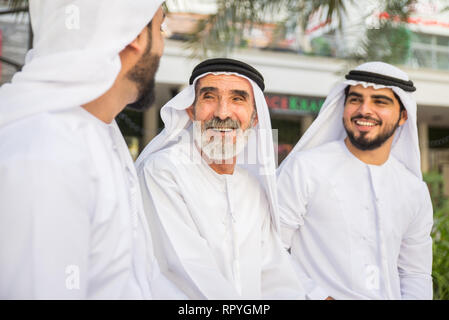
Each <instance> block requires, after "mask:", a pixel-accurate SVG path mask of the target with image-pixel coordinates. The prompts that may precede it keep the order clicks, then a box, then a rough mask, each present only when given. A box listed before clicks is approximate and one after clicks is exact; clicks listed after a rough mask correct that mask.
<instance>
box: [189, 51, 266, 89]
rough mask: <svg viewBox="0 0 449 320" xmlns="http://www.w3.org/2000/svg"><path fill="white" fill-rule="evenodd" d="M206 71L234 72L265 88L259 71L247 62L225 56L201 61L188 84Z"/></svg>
mask: <svg viewBox="0 0 449 320" xmlns="http://www.w3.org/2000/svg"><path fill="white" fill-rule="evenodd" d="M208 72H235V73H238V74H241V75H243V76H246V77H248V78H250V79H251V80H253V81H254V82H255V83H256V84H257V85H258V86H259V88H260V89H261V90H262V91H264V90H265V83H264V79H263V76H262V75H261V74H260V73H259V71H257V70H256V69H254V68H253V67H251V66H250V65H249V64H246V63H244V62H241V61H237V60H233V59H227V58H218V59H209V60H206V61H203V62H201V63H200V64H199V65H197V66H196V67H195V68H194V69H193V71H192V75H191V76H190V80H189V84H193V81H194V80H195V79H196V78H197V77H198V76H200V75H202V74H205V73H208Z"/></svg>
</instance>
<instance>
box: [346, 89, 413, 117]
mask: <svg viewBox="0 0 449 320" xmlns="http://www.w3.org/2000/svg"><path fill="white" fill-rule="evenodd" d="M350 87H351V86H349V85H348V86H346V88H345V104H346V100H347V99H348V94H349V88H350ZM392 91H393V90H392ZM393 94H394V97H395V98H396V100H398V102H399V107H400V109H399V112H402V111H404V110H405V107H404V104H403V103H402V101H401V98H399V96H398V95H397V94H396V92H394V91H393Z"/></svg>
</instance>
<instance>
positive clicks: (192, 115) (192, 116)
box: [186, 105, 195, 121]
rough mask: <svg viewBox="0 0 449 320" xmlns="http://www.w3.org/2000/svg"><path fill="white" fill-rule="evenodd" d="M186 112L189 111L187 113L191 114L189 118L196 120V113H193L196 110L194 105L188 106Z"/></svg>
mask: <svg viewBox="0 0 449 320" xmlns="http://www.w3.org/2000/svg"><path fill="white" fill-rule="evenodd" d="M186 112H187V114H188V115H189V118H190V120H192V121H193V120H194V119H195V115H194V114H193V113H194V111H193V105H191V106H190V107H188V108H187V109H186Z"/></svg>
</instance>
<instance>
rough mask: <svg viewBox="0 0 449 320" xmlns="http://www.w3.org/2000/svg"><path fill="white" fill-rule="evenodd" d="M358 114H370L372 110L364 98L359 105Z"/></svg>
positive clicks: (369, 103)
mask: <svg viewBox="0 0 449 320" xmlns="http://www.w3.org/2000/svg"><path fill="white" fill-rule="evenodd" d="M358 111H359V112H360V114H363V115H366V114H372V113H373V110H372V105H371V102H370V101H367V100H364V101H363V102H362V103H361V104H360V106H359V110H358Z"/></svg>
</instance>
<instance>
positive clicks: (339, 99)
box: [278, 62, 422, 179]
mask: <svg viewBox="0 0 449 320" xmlns="http://www.w3.org/2000/svg"><path fill="white" fill-rule="evenodd" d="M352 74H354V76H352V77H351V76H350V75H352ZM347 78H350V79H349V80H346V81H343V82H342V83H340V84H338V85H336V86H335V87H334V88H333V89H332V90H331V92H330V94H329V95H328V96H327V98H326V101H325V102H324V104H323V106H322V108H321V110H320V113H319V114H318V117H317V119H316V120H315V121H314V122H313V123H312V125H311V126H310V127H309V129H308V130H307V131H306V132H305V134H304V135H303V137H302V138H301V139H300V140H299V142H298V143H297V144H296V146H295V147H294V148H293V150H292V151H291V153H290V154H289V156H288V157H287V158H286V159H285V160H284V161H283V163H282V164H281V166H280V167H279V169H278V170H281V169H282V167H283V166H284V165H285V163H287V161H290V159H292V158H293V157H292V155H294V154H295V153H297V152H299V151H305V150H308V149H311V148H315V147H318V146H320V145H323V144H325V143H328V142H331V141H335V140H342V139H344V138H345V137H346V131H345V128H344V126H343V120H342V119H343V110H344V102H345V92H344V91H345V88H346V87H347V86H348V85H351V86H356V85H363V86H364V87H365V88H366V87H368V86H371V87H374V88H375V89H381V88H390V89H392V90H393V91H394V92H395V93H396V94H397V95H398V96H399V98H400V99H401V102H402V104H403V105H404V107H405V109H406V110H407V115H408V119H407V121H406V122H405V123H404V125H402V126H401V127H399V128H398V129H397V130H396V133H395V137H394V141H393V145H392V148H391V154H392V155H393V156H394V157H395V158H396V159H397V160H399V161H400V162H401V163H403V164H404V165H405V167H407V169H409V170H410V171H411V172H412V173H413V174H414V175H415V176H417V177H418V178H419V179H422V173H421V158H420V152H419V143H418V127H417V123H416V121H417V119H416V118H417V106H416V102H415V100H414V98H413V96H412V94H411V92H412V91H414V87H413V83H412V82H411V81H410V79H409V77H408V75H407V74H406V73H405V72H403V71H401V70H400V69H398V68H396V67H394V66H392V65H390V64H387V63H384V62H367V63H364V64H362V65H360V66H358V67H357V68H356V69H354V70H353V71H351V72H350V74H349V75H348V76H347ZM363 79H364V80H363Z"/></svg>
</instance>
